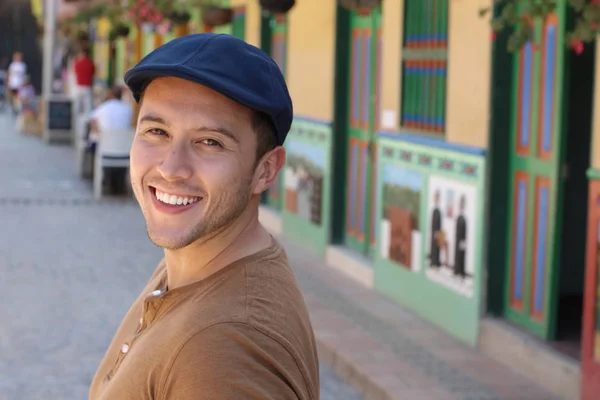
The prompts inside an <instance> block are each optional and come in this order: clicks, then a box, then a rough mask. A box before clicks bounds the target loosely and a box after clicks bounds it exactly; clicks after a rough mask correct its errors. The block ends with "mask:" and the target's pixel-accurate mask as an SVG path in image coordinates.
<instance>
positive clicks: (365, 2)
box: [340, 0, 381, 11]
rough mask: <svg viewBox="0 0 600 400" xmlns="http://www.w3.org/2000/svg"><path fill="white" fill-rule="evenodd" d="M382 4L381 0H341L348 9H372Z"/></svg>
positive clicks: (342, 4) (341, 3)
mask: <svg viewBox="0 0 600 400" xmlns="http://www.w3.org/2000/svg"><path fill="white" fill-rule="evenodd" d="M380 4H381V0H340V5H341V6H342V7H344V8H346V9H348V10H364V11H368V10H372V9H373V8H375V7H378V6H379V5H380Z"/></svg>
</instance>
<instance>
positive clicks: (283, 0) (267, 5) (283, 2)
mask: <svg viewBox="0 0 600 400" xmlns="http://www.w3.org/2000/svg"><path fill="white" fill-rule="evenodd" d="M259 2H260V6H261V7H262V9H263V10H267V11H269V12H271V13H273V14H285V13H286V12H288V11H290V10H291V9H292V7H294V4H296V1H295V0H259Z"/></svg>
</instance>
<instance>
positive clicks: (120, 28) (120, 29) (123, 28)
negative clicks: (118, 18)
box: [115, 24, 129, 37]
mask: <svg viewBox="0 0 600 400" xmlns="http://www.w3.org/2000/svg"><path fill="white" fill-rule="evenodd" d="M115 36H116V37H127V36H129V27H128V26H127V25H125V24H118V25H117V26H116V27H115Z"/></svg>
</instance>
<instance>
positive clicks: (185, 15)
mask: <svg viewBox="0 0 600 400" xmlns="http://www.w3.org/2000/svg"><path fill="white" fill-rule="evenodd" d="M165 17H167V18H168V19H170V20H171V22H173V25H186V24H187V23H188V22H190V19H191V18H192V16H191V15H190V13H189V12H187V11H171V12H170V13H167V14H166V15H165Z"/></svg>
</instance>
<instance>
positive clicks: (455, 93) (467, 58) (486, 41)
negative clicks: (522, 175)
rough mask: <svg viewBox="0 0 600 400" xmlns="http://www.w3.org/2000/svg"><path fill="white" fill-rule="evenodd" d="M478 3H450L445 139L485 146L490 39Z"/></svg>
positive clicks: (468, 0)
mask: <svg viewBox="0 0 600 400" xmlns="http://www.w3.org/2000/svg"><path fill="white" fill-rule="evenodd" d="M483 3H485V2H483ZM488 3H489V2H488ZM481 6H482V1H481V0H461V1H451V2H450V21H449V24H448V26H449V32H448V39H449V43H448V47H449V55H448V88H447V91H448V95H447V97H446V140H447V141H448V142H453V143H460V144H468V145H472V146H477V147H481V148H486V147H487V143H488V126H489V118H490V109H489V108H490V79H491V54H492V53H491V46H492V40H491V28H490V25H489V21H488V20H487V19H485V18H480V17H479V15H478V10H479V8H480V7H481Z"/></svg>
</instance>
